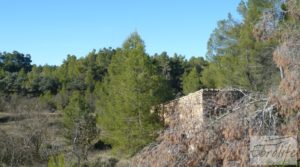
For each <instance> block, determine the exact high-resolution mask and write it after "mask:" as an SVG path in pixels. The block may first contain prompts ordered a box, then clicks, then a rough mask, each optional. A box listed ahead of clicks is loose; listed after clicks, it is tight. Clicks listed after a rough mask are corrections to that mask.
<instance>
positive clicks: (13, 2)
mask: <svg viewBox="0 0 300 167" xmlns="http://www.w3.org/2000/svg"><path fill="white" fill-rule="evenodd" d="M239 2H240V0H226V1H225V0H26V1H25V0H24V1H23V0H0V8H1V9H0V24H1V26H0V52H3V51H7V52H11V51H13V50H17V51H19V52H22V53H28V54H31V57H32V60H33V63H34V64H40V65H43V64H50V65H59V64H61V63H62V61H63V60H64V59H65V58H66V56H67V54H74V55H76V56H78V57H81V56H85V55H86V54H87V53H88V52H89V51H91V50H92V49H97V50H98V49H100V48H103V47H110V46H111V47H113V48H115V47H119V46H121V45H122V43H123V42H124V40H125V39H126V38H127V37H128V36H129V35H130V33H132V32H134V31H137V32H138V33H139V34H140V35H141V36H142V38H143V40H144V41H145V44H146V50H147V52H148V53H149V54H154V53H160V52H162V51H167V52H168V53H169V54H170V55H172V54H174V53H179V54H182V55H185V56H186V57H187V58H189V57H191V56H205V53H206V44H207V40H208V38H209V36H210V34H211V32H212V31H213V29H214V28H215V27H216V24H217V21H218V20H220V19H224V18H226V17H227V14H228V13H229V12H230V13H232V14H233V16H235V17H238V15H237V13H236V8H237V5H238V4H239Z"/></svg>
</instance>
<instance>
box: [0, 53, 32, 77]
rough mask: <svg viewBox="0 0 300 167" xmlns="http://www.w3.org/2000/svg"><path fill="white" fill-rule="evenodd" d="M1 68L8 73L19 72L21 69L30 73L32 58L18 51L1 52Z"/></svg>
mask: <svg viewBox="0 0 300 167" xmlns="http://www.w3.org/2000/svg"><path fill="white" fill-rule="evenodd" d="M0 68H2V69H3V70H4V71H7V72H19V71H20V70H21V69H23V70H24V71H25V72H28V71H30V70H31V57H30V55H28V54H27V55H24V54H22V53H19V52H17V51H13V52H12V53H6V52H4V53H1V52H0Z"/></svg>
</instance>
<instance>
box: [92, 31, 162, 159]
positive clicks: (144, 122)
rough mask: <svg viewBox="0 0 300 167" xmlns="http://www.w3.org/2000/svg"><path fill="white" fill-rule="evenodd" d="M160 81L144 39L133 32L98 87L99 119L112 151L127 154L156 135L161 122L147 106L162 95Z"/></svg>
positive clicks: (156, 102) (155, 102)
mask: <svg viewBox="0 0 300 167" xmlns="http://www.w3.org/2000/svg"><path fill="white" fill-rule="evenodd" d="M161 81H163V79H162V78H161V77H160V76H159V75H156V74H155V70H154V68H153V66H152V64H151V61H150V59H149V57H148V56H147V55H146V54H145V48H144V44H143V41H142V40H141V38H140V37H139V35H138V34H137V33H133V34H132V35H131V36H130V37H129V38H128V39H127V40H126V41H125V43H124V45H123V48H122V49H121V50H119V51H117V53H116V55H114V56H113V58H112V62H111V64H110V66H109V69H108V76H107V78H106V79H105V82H104V84H103V85H101V86H99V88H98V89H100V90H98V91H101V92H102V93H101V95H102V97H100V101H99V104H98V111H99V112H98V123H99V125H100V127H101V128H102V129H103V131H104V134H105V135H104V136H103V138H104V140H105V141H106V142H108V143H111V144H112V146H113V149H114V150H115V151H118V152H119V153H120V154H123V155H129V156H130V155H132V154H133V153H135V152H136V151H138V150H139V149H141V148H142V147H143V146H144V145H146V144H147V143H149V142H150V141H152V140H153V139H154V138H155V136H156V134H155V132H156V130H157V129H158V128H159V127H160V123H159V122H158V120H157V119H156V116H155V115H154V114H151V113H150V108H151V106H153V105H155V104H158V103H159V102H161V101H162V100H164V99H165V97H163V96H162V95H161V92H162V89H163V88H164V86H163V85H162V84H163V83H165V82H161Z"/></svg>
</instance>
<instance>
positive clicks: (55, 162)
mask: <svg viewBox="0 0 300 167" xmlns="http://www.w3.org/2000/svg"><path fill="white" fill-rule="evenodd" d="M48 167H66V162H65V156H64V155H63V154H59V155H55V156H51V157H50V158H49V160H48Z"/></svg>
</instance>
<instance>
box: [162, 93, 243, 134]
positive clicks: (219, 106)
mask: <svg viewBox="0 0 300 167" xmlns="http://www.w3.org/2000/svg"><path fill="white" fill-rule="evenodd" d="M243 96H244V93H243V92H241V91H239V90H217V89H201V90H199V91H197V92H194V93H190V94H189V95H187V96H184V97H181V98H178V99H175V100H173V101H170V102H168V103H165V104H162V105H160V107H159V109H158V111H159V112H160V117H161V118H162V120H163V121H164V123H165V125H166V126H171V127H174V125H175V124H181V125H191V122H196V124H194V125H192V126H201V124H202V123H203V122H207V121H212V120H214V119H216V118H218V117H219V116H222V115H223V114H226V113H227V112H230V111H229V110H227V109H226V107H227V106H229V105H231V104H233V103H234V102H236V101H237V100H238V99H240V98H241V97H243ZM187 128H189V127H187Z"/></svg>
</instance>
